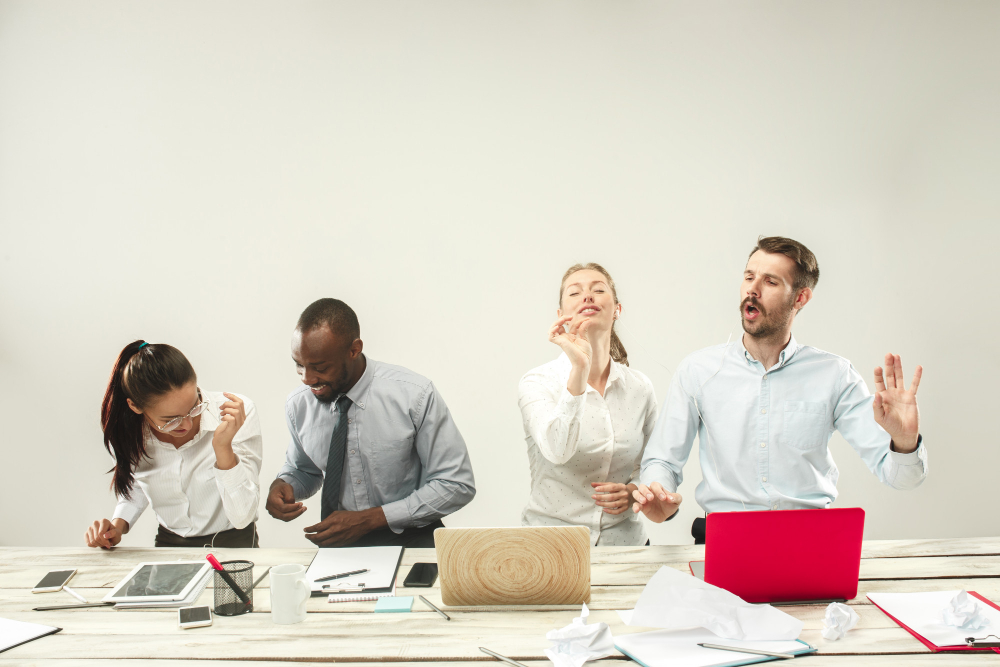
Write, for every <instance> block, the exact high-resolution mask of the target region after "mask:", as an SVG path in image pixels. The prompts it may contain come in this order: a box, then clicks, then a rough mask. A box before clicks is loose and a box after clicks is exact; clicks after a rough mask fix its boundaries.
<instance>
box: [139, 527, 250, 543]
mask: <svg viewBox="0 0 1000 667" xmlns="http://www.w3.org/2000/svg"><path fill="white" fill-rule="evenodd" d="M255 525H256V524H254V523H251V524H250V525H249V526H246V527H245V528H230V529H229V530H223V531H222V532H219V533H215V534H214V535H202V536H200V537H181V536H180V535H178V534H177V533H172V532H170V531H169V530H167V529H166V528H164V527H163V526H160V527H159V529H158V530H157V531H156V538H155V539H154V541H153V546H154V547H197V548H201V547H205V546H216V547H226V548H228V549H242V548H247V547H254V548H257V547H259V546H260V540H259V539H258V536H257V531H256V528H255ZM213 539H214V542H213Z"/></svg>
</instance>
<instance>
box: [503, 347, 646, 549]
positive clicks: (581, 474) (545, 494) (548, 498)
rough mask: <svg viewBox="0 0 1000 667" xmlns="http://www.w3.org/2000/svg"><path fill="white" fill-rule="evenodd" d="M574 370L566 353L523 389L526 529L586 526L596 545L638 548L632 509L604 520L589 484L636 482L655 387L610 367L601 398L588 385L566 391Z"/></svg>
mask: <svg viewBox="0 0 1000 667" xmlns="http://www.w3.org/2000/svg"><path fill="white" fill-rule="evenodd" d="M571 368H572V366H571V364H570V361H569V358H568V357H567V356H566V355H565V354H562V355H560V356H559V358H558V359H556V360H555V361H551V362H549V363H547V364H545V365H543V366H539V367H538V368H536V369H534V370H532V371H529V372H528V373H526V374H525V376H524V377H522V378H521V382H520V385H519V386H518V404H519V405H520V407H521V418H522V420H523V421H524V436H525V441H526V442H527V443H528V462H529V464H530V466H531V496H530V497H529V498H528V505H527V506H526V507H525V508H524V512H522V514H521V524H522V525H525V526H586V527H587V528H589V529H590V538H591V544H593V545H594V546H636V545H643V544H645V543H646V531H645V529H644V528H643V525H642V523H641V522H640V520H639V515H638V514H633V512H632V507H631V504H629V508H628V509H627V510H625V511H624V512H622V513H621V514H607V513H606V512H604V510H603V508H601V507H600V506H598V505H597V504H595V502H594V500H593V499H592V498H591V497H590V496H592V495H593V494H594V489H593V487H591V486H590V484H591V482H602V483H619V484H628V483H630V482H631V481H632V480H633V479H634V478H637V477H638V475H639V467H640V463H641V461H642V452H643V449H645V447H646V442H647V440H649V436H650V434H651V433H652V432H653V424H654V423H655V422H656V395H655V392H654V390H653V383H652V382H650V381H649V378H647V377H646V376H645V375H643V374H642V373H640V372H639V371H636V370H633V369H631V368H629V367H628V366H624V365H622V364H619V363H617V362H615V361H612V362H611V371H610V374H609V376H608V384H607V387H606V389H605V391H604V396H603V397H602V396H601V395H600V393H598V391H597V390H596V389H594V388H593V387H591V386H590V385H587V390H586V391H585V392H584V393H583V394H581V395H580V396H573V395H572V394H570V393H569V390H567V389H566V383H567V382H568V381H569V374H570V370H571Z"/></svg>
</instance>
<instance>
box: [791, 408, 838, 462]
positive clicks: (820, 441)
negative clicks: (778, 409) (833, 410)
mask: <svg viewBox="0 0 1000 667" xmlns="http://www.w3.org/2000/svg"><path fill="white" fill-rule="evenodd" d="M832 432H833V426H832V425H831V423H830V415H829V413H828V412H827V408H826V404H825V403H810V402H807V401H785V424H784V433H783V438H782V439H783V440H784V441H785V442H786V443H787V444H789V445H791V446H792V447H794V448H795V449H803V450H805V449H816V448H819V447H825V446H826V444H827V443H828V442H829V440H830V434H831V433H832Z"/></svg>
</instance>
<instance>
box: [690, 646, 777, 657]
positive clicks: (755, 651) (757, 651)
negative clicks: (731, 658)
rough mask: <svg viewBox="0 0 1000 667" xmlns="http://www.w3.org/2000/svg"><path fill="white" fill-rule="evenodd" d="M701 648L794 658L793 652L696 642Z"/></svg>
mask: <svg viewBox="0 0 1000 667" xmlns="http://www.w3.org/2000/svg"><path fill="white" fill-rule="evenodd" d="M698 646H701V647H702V648H717V649H719V650H720V651H736V652H737V653H753V654H754V655H768V656H771V657H772V658H794V657H795V654H794V653H775V652H774V651H761V650H760V649H756V648H741V647H739V646H723V645H722V644H698Z"/></svg>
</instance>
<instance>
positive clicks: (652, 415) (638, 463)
mask: <svg viewBox="0 0 1000 667" xmlns="http://www.w3.org/2000/svg"><path fill="white" fill-rule="evenodd" d="M657 412H659V410H658V407H657V404H656V390H655V389H653V384H652V383H650V384H649V398H648V399H647V400H646V414H645V416H644V417H643V423H642V451H640V452H639V456H637V457H636V459H635V469H634V470H632V474H631V475H629V478H628V483H629V484H631V483H632V482H634V481H635V480H637V479H639V475H640V472H641V471H642V457H643V454H645V453H646V444H647V443H649V438H650V436H652V435H653V428H654V427H655V426H656V415H657Z"/></svg>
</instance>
